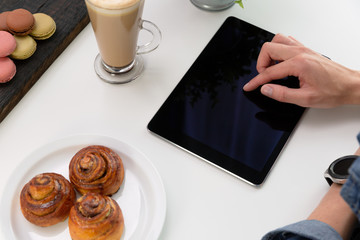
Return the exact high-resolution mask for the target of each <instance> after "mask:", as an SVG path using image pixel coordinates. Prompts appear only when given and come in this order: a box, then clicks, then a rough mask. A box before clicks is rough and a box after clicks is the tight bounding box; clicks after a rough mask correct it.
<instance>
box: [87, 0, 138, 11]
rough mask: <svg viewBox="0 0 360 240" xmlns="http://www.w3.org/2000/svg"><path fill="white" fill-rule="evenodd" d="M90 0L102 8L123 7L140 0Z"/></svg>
mask: <svg viewBox="0 0 360 240" xmlns="http://www.w3.org/2000/svg"><path fill="white" fill-rule="evenodd" d="M88 1H89V2H91V3H92V4H94V5H95V6H97V7H100V8H107V9H121V8H127V7H130V6H132V5H134V4H135V3H137V2H139V1H140V0H88Z"/></svg>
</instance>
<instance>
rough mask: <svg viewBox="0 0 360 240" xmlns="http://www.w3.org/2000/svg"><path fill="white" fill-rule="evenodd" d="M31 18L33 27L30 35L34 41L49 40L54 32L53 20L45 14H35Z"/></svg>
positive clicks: (54, 24)
mask: <svg viewBox="0 0 360 240" xmlns="http://www.w3.org/2000/svg"><path fill="white" fill-rule="evenodd" d="M33 16H34V19H35V25H34V28H33V30H32V31H31V33H30V35H31V36H32V37H33V38H34V39H35V40H45V39H48V38H50V37H51V36H52V35H53V34H54V33H55V31H56V23H55V21H54V19H53V18H52V17H50V16H49V15H47V14H45V13H35V14H33Z"/></svg>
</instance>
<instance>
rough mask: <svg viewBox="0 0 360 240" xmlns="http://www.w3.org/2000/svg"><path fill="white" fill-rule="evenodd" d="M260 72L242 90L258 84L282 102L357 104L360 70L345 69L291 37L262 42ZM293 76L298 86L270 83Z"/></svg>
mask: <svg viewBox="0 0 360 240" xmlns="http://www.w3.org/2000/svg"><path fill="white" fill-rule="evenodd" d="M257 70H258V72H259V74H258V75H257V76H256V77H255V78H253V79H252V80H251V81H250V82H249V83H248V84H246V85H245V86H244V91H252V90H254V89H256V88H257V87H259V86H260V85H263V84H264V85H263V86H262V87H261V93H262V94H264V95H265V96H268V97H270V98H273V99H275V100H278V101H281V102H288V103H294V104H297V105H300V106H303V107H317V108H330V107H336V106H338V105H342V104H360V94H359V92H360V72H358V71H354V70H351V69H348V68H346V67H344V66H341V65H340V64H337V63H335V62H333V61H331V60H329V59H328V58H326V57H324V56H322V55H320V54H318V53H316V52H314V51H312V50H310V49H309V48H306V47H304V46H303V45H302V44H301V43H300V42H298V41H297V40H295V39H294V38H292V37H286V36H284V35H281V34H277V35H276V36H275V37H274V38H273V40H272V41H271V42H267V43H265V44H264V45H263V47H262V49H261V52H260V54H259V57H258V62H257ZM287 76H296V77H298V78H299V81H300V88H299V89H291V88H287V87H284V86H280V85H276V84H271V83H269V82H270V81H272V80H276V79H281V78H285V77H287Z"/></svg>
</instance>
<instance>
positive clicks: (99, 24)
mask: <svg viewBox="0 0 360 240" xmlns="http://www.w3.org/2000/svg"><path fill="white" fill-rule="evenodd" d="M85 3H86V7H87V10H88V13H89V16H90V21H91V25H92V28H93V30H94V33H95V37H96V41H97V45H98V48H99V51H100V53H99V54H98V55H97V57H96V58H95V63H94V68H95V72H96V73H97V75H98V76H99V77H100V78H101V79H102V80H104V81H106V82H109V83H127V82H130V81H132V80H134V79H136V78H137V77H139V76H140V74H141V73H142V70H143V67H144V61H143V58H142V57H141V56H140V55H141V54H144V53H148V52H151V51H153V50H155V49H156V48H157V47H158V46H159V43H160V40H161V32H160V30H159V28H158V27H157V26H156V25H155V24H153V23H152V22H150V21H146V20H142V19H141V16H142V12H143V8H144V0H85ZM140 30H146V31H148V32H149V33H151V35H152V40H151V41H150V42H148V43H146V44H144V45H141V46H138V35H139V31H140Z"/></svg>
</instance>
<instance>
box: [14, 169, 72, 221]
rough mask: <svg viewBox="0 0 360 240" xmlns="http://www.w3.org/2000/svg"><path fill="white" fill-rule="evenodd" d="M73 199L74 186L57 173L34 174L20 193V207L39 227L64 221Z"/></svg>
mask: <svg viewBox="0 0 360 240" xmlns="http://www.w3.org/2000/svg"><path fill="white" fill-rule="evenodd" d="M75 201H76V194H75V190H74V188H73V187H72V185H71V184H70V182H69V181H68V180H66V179H65V178H64V177H63V176H62V175H59V174H57V173H42V174H39V175H36V176H35V177H33V178H32V179H31V180H30V181H29V182H28V183H27V184H25V186H24V187H23V189H22V191H21V193H20V207H21V211H22V213H23V215H24V217H25V218H26V219H27V220H28V221H29V222H31V223H33V224H35V225H38V226H41V227H47V226H51V225H54V224H56V223H58V222H61V221H64V220H65V219H66V218H67V217H68V216H69V212H70V209H71V207H72V206H73V205H74V203H75Z"/></svg>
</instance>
